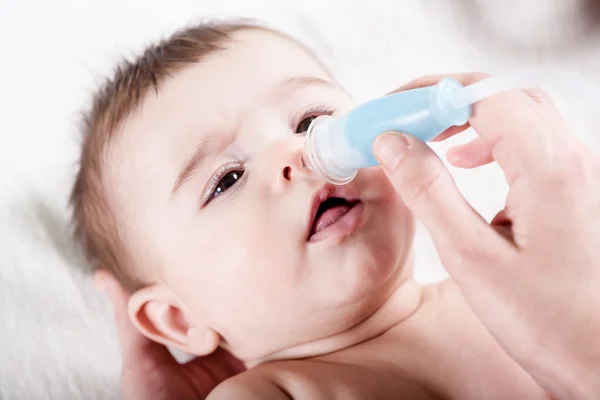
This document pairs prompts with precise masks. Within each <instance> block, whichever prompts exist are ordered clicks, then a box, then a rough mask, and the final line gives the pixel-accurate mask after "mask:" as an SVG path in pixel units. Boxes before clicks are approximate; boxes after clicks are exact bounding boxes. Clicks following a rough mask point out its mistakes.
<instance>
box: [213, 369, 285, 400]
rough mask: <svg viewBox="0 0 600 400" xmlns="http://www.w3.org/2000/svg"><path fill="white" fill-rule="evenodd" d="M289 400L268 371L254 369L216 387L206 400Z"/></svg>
mask: <svg viewBox="0 0 600 400" xmlns="http://www.w3.org/2000/svg"><path fill="white" fill-rule="evenodd" d="M238 399H244V400H259V399H260V400H263V399H273V400H290V399H294V397H292V396H291V395H290V394H289V393H287V392H286V390H285V389H284V388H283V387H281V386H280V385H279V384H278V382H277V381H276V380H275V379H274V376H273V375H272V374H271V373H269V371H268V370H265V369H261V368H256V369H251V370H249V371H246V372H243V373H241V374H239V375H236V376H234V377H232V378H229V379H227V380H226V381H224V382H223V383H221V384H220V385H219V386H217V387H216V388H215V389H214V390H213V391H212V392H211V393H210V394H209V395H208V397H207V400H238Z"/></svg>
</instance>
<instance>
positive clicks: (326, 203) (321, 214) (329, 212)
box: [308, 190, 360, 240]
mask: <svg viewBox="0 0 600 400" xmlns="http://www.w3.org/2000/svg"><path fill="white" fill-rule="evenodd" d="M334 192H335V190H334V191H333V192H332V191H327V192H325V193H322V194H321V195H320V196H317V198H315V202H314V204H313V210H312V219H311V221H312V223H311V225H310V230H309V234H308V239H309V240H310V239H313V240H314V239H316V238H318V237H321V236H324V234H323V232H325V231H327V230H328V228H333V227H334V226H335V225H337V223H338V222H340V221H341V220H343V219H344V217H345V216H347V215H348V213H349V212H350V211H352V209H353V208H354V207H356V206H357V205H358V204H360V200H358V199H352V198H349V197H348V196H344V194H343V193H334Z"/></svg>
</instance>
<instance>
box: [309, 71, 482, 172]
mask: <svg viewBox="0 0 600 400" xmlns="http://www.w3.org/2000/svg"><path fill="white" fill-rule="evenodd" d="M462 87H463V86H462V84H461V83H460V82H458V81H457V80H455V79H452V78H444V79H442V80H441V81H440V82H439V83H438V84H436V85H433V86H428V87H423V88H417V89H411V90H406V91H402V92H398V93H394V94H391V95H388V96H384V97H381V98H378V99H375V100H371V101H368V102H366V103H363V104H361V105H359V106H357V107H355V108H354V109H352V110H351V111H350V112H348V113H347V114H346V115H344V116H343V117H341V118H338V119H333V118H330V119H329V120H325V121H314V126H311V128H310V129H309V131H308V137H307V145H306V151H305V152H306V153H308V154H307V159H308V160H309V168H311V169H313V170H316V171H317V172H319V173H320V174H321V175H322V176H323V178H325V179H326V180H328V181H330V182H333V183H336V184H344V183H347V182H349V181H350V180H352V179H353V178H354V175H356V171H357V170H358V169H360V168H365V167H370V166H375V165H378V162H377V160H376V158H375V156H374V155H373V150H372V149H373V143H374V142H375V139H376V138H377V136H379V135H381V134H382V133H384V132H388V131H396V132H403V133H406V134H409V135H412V136H414V137H416V138H418V139H420V140H422V141H424V142H427V141H430V140H431V139H433V138H435V137H436V136H438V135H439V134H441V133H442V132H444V131H445V130H447V129H448V128H450V127H452V126H461V125H464V124H465V123H467V121H468V120H469V118H470V116H471V106H470V105H469V106H465V107H460V108H457V107H455V106H453V104H452V99H453V97H454V95H455V94H456V92H457V91H458V90H460V89H461V88H462Z"/></svg>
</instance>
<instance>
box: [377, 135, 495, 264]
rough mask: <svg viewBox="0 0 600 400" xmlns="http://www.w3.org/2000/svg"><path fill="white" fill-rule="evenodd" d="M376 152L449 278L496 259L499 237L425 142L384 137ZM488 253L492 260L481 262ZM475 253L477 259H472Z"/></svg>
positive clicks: (400, 136)
mask: <svg viewBox="0 0 600 400" xmlns="http://www.w3.org/2000/svg"><path fill="white" fill-rule="evenodd" d="M373 153H374V155H375V157H376V158H377V159H378V160H379V162H380V163H381V164H383V166H384V167H385V168H384V170H385V172H386V174H387V176H388V178H389V180H390V182H391V183H392V185H393V187H394V189H395V190H396V192H397V193H398V195H399V196H400V197H401V198H402V200H403V201H404V203H405V204H406V205H407V207H408V208H409V209H410V210H411V211H412V213H413V214H414V215H415V217H417V218H418V219H419V220H421V222H423V224H424V225H425V227H426V228H427V230H428V231H429V232H430V234H431V236H432V238H433V240H434V242H435V244H436V247H437V249H438V251H439V253H440V257H441V258H442V260H443V261H444V264H445V266H446V268H448V270H449V272H450V273H451V274H453V273H456V272H459V271H456V269H457V268H460V267H461V266H464V265H465V264H472V263H474V262H476V263H478V264H479V263H481V262H482V261H493V256H492V253H493V252H494V249H495V252H496V254H497V250H498V247H493V246H498V245H500V241H501V238H500V237H499V235H497V234H496V232H495V231H494V230H493V229H491V228H490V226H489V225H488V224H487V223H486V222H485V221H484V220H483V218H481V216H480V215H479V214H478V213H477V212H475V210H473V208H472V207H471V206H470V205H469V204H468V203H467V201H466V200H465V199H464V197H463V196H462V195H461V194H460V193H459V191H458V188H457V187H456V184H455V183H454V179H453V178H452V176H451V175H450V172H449V171H448V169H447V168H446V167H445V166H444V164H443V163H442V161H441V160H440V158H439V157H438V156H437V155H436V154H435V153H434V152H433V150H431V149H430V148H429V146H427V144H425V143H424V142H422V141H420V140H418V139H416V138H414V137H412V136H410V135H406V134H399V133H385V134H383V135H380V136H379V137H378V138H377V140H376V141H375V143H374V145H373ZM503 245H504V246H506V243H504V244H503ZM486 249H489V250H490V251H486ZM475 250H481V251H475ZM486 253H488V254H490V256H489V258H490V259H491V260H482V258H487V257H486ZM475 254H477V260H469V259H468V258H473V256H474V255H475Z"/></svg>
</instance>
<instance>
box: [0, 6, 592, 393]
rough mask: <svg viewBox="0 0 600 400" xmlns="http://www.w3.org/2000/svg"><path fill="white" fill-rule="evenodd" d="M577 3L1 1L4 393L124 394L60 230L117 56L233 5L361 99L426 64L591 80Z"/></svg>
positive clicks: (577, 126) (485, 189) (497, 187)
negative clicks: (311, 55)
mask: <svg viewBox="0 0 600 400" xmlns="http://www.w3.org/2000/svg"><path fill="white" fill-rule="evenodd" d="M217 3H218V4H217ZM524 3H526V5H524ZM582 3H583V1H582ZM578 7H579V5H578V2H577V1H572V2H562V1H560V0H555V1H550V0H537V1H528V2H522V1H520V0H511V1H502V2H498V1H493V0H488V1H486V0H463V1H450V0H448V1H441V0H424V1H402V0H387V1H386V0H364V1H363V0H361V1H359V0H350V1H348V0H335V1H333V0H329V1H317V0H310V1H308V0H304V1H300V0H293V1H292V0H290V1H284V0H279V1H276V0H272V1H269V0H253V1H246V0H230V1H222V0H220V1H212V0H196V1H192V0H176V1H175V0H171V1H168V2H167V1H162V2H159V1H147V0H146V1H142V0H131V1H124V0H122V1H119V0H86V1H78V0H54V1H52V2H49V1H45V0H28V1H27V0H21V1H18V2H17V1H13V0H0V30H1V32H0V33H1V34H0V40H1V41H2V47H1V48H2V50H3V56H2V62H1V63H0V70H1V72H2V73H1V75H0V76H1V78H0V79H1V82H2V84H1V85H0V99H1V105H2V107H1V108H0V110H2V111H1V115H2V119H1V121H2V130H1V134H2V139H3V141H2V145H1V146H0V160H1V163H2V168H1V169H0V187H1V188H2V191H1V196H0V399H4V400H9V399H11V400H12V399H31V400H33V399H110V398H118V376H119V362H120V359H119V350H118V343H117V341H116V336H115V331H114V325H113V322H112V319H111V314H110V310H109V308H108V305H107V304H106V302H105V301H104V300H103V299H102V298H100V296H98V295H97V294H96V293H95V292H94V290H93V288H92V286H91V283H90V279H89V278H90V275H89V267H88V266H87V265H86V263H85V262H84V261H83V257H82V255H81V252H80V251H79V249H77V248H76V247H75V246H74V245H73V244H72V242H71V240H70V237H69V226H68V213H67V209H66V200H67V196H68V193H69V190H70V185H71V180H72V176H73V171H74V165H75V163H76V160H77V153H78V144H79V139H78V134H77V120H78V113H79V111H80V110H81V109H82V108H83V107H84V106H85V105H86V103H87V100H88V99H89V93H90V91H91V89H93V88H94V87H95V85H96V84H97V83H98V82H99V81H100V80H101V77H102V76H104V75H106V74H107V73H108V72H109V71H110V70H111V67H112V66H113V64H114V62H115V61H116V60H118V59H119V58H120V57H122V56H131V55H132V54H135V53H136V52H137V51H139V50H140V49H141V48H142V47H143V46H144V44H146V43H148V42H150V41H152V40H155V39H157V38H159V37H163V36H165V35H166V34H168V33H170V32H172V31H173V30H174V29H177V28H179V27H180V26H182V25H183V24H186V23H190V22H193V21H195V20H198V19H199V18H201V17H210V16H227V15H241V16H246V17H254V18H261V19H263V20H266V21H268V22H269V23H270V24H272V25H273V26H274V27H276V28H280V29H283V30H284V31H286V32H288V33H291V34H292V35H294V36H296V37H297V38H299V39H301V40H303V41H305V42H306V43H307V44H309V45H310V46H313V47H314V48H315V49H316V51H317V52H318V54H319V55H320V56H321V57H323V59H324V60H325V62H326V63H328V64H329V65H330V66H331V67H332V68H333V70H334V71H335V72H336V74H337V75H338V77H339V78H340V80H341V81H342V82H343V83H345V84H346V85H347V86H348V88H349V89H350V90H351V91H352V92H353V93H355V94H356V96H357V98H359V99H366V98H368V97H372V96H376V95H380V94H383V93H385V92H386V91H388V90H391V89H393V88H394V87H396V86H398V85H400V84H401V83H403V82H405V81H407V80H409V79H412V78H414V77H416V76H419V75H423V74H429V73H436V72H445V71H461V70H485V71H489V72H499V71H502V70H505V69H507V68H510V67H514V66H517V65H524V64H533V63H540V62H543V63H549V64H555V65H560V66H562V67H565V68H569V69H573V70H577V71H581V72H583V73H586V74H587V75H588V76H591V77H593V78H595V79H596V80H597V81H598V79H599V78H600V75H598V72H597V71H600V50H598V49H600V46H597V43H598V40H599V38H598V36H593V35H594V33H593V32H591V33H590V32H588V33H589V34H588V36H584V33H585V32H583V28H584V27H585V26H586V25H585V24H584V23H583V22H582V21H583V20H582V19H581V18H582V17H581V13H580V12H579V11H580V10H579V8H578ZM582 32H583V33H582ZM584 39H585V40H584ZM551 41H554V43H555V44H554V45H551V44H549V43H551ZM594 48H595V49H594ZM594 71H596V72H595V73H596V74H597V75H596V76H593V73H594ZM556 99H557V102H558V103H559V106H560V107H561V110H563V112H564V113H565V114H566V115H567V116H568V118H569V122H570V124H571V127H572V128H573V132H574V133H576V134H577V135H578V136H579V137H581V138H582V139H583V140H585V141H586V142H587V143H588V144H591V145H594V144H595V143H594V141H593V137H592V134H593V133H595V131H597V130H598V126H599V124H598V122H599V121H598V118H597V116H594V115H593V114H592V108H591V107H590V105H589V104H588V105H585V104H583V103H581V102H577V101H576V99H574V98H572V97H569V96H567V95H564V94H562V93H558V94H556ZM593 117H595V118H596V119H595V120H594V119H593ZM459 140H460V141H462V140H464V139H459ZM445 146H446V145H441V146H437V147H436V149H437V150H439V151H440V153H443V150H444V148H445ZM454 172H455V173H456V179H457V182H458V184H459V186H460V188H461V189H462V190H463V192H464V193H465V195H466V196H467V198H468V199H469V200H470V201H471V202H472V203H473V205H474V206H475V207H476V208H477V209H478V210H479V211H481V212H482V214H483V215H484V216H485V217H486V218H489V217H491V216H493V215H494V214H495V212H496V211H497V210H498V209H499V208H500V207H501V206H502V204H503V202H504V197H503V195H504V194H505V190H506V188H505V185H504V184H503V181H502V178H501V174H500V173H499V170H498V169H497V168H496V167H487V168H482V169H480V170H478V171H476V172H475V173H469V174H465V173H464V172H461V171H454ZM416 247H417V263H418V267H417V272H416V275H417V278H418V279H420V280H421V281H424V282H431V281H434V280H437V279H440V278H442V277H443V276H444V271H443V269H442V268H441V266H440V264H439V261H438V260H437V257H436V255H435V250H434V247H433V245H432V243H431V241H430V239H429V238H428V236H427V235H426V234H425V233H424V232H423V231H422V230H421V232H419V235H418V239H417V243H416Z"/></svg>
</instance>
